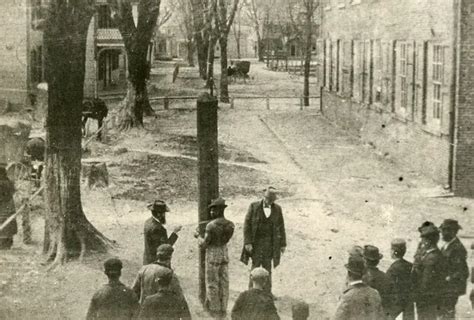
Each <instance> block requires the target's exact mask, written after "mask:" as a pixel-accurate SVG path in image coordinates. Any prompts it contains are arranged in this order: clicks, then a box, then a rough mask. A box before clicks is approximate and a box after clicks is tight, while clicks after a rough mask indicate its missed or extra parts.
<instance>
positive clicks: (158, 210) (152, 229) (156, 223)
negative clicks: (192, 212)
mask: <svg viewBox="0 0 474 320" xmlns="http://www.w3.org/2000/svg"><path fill="white" fill-rule="evenodd" d="M147 208H148V209H149V210H150V211H151V218H149V219H148V220H147V221H146V222H145V228H144V238H145V252H144V253H143V264H144V265H147V264H150V263H153V262H155V261H156V249H157V248H158V247H159V246H160V245H162V244H165V243H166V244H169V245H174V244H175V242H176V240H178V233H179V231H181V228H182V227H181V226H177V227H176V228H174V230H173V232H172V233H171V235H170V236H169V237H168V232H167V231H166V228H165V227H164V225H165V224H166V212H169V211H170V209H169V208H168V206H167V205H166V203H165V202H164V201H163V200H155V201H153V202H152V203H150V204H148V206H147Z"/></svg>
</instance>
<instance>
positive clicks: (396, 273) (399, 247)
mask: <svg viewBox="0 0 474 320" xmlns="http://www.w3.org/2000/svg"><path fill="white" fill-rule="evenodd" d="M406 251H407V243H406V241H405V240H404V239H394V240H392V243H391V254H392V259H394V260H395V261H394V262H393V263H392V265H391V266H390V268H388V270H387V277H388V279H389V281H390V305H389V307H388V308H386V310H385V311H386V313H388V314H389V315H388V319H396V318H397V317H398V315H400V314H401V313H403V319H404V320H409V319H410V320H411V319H414V316H415V315H414V312H415V310H414V304H413V294H412V290H413V281H412V278H411V270H412V268H413V264H412V263H410V262H408V261H407V260H405V259H404V256H405V253H406Z"/></svg>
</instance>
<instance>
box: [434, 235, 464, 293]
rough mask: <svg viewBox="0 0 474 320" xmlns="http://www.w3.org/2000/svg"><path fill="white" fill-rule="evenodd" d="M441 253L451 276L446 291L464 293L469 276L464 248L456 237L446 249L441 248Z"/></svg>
mask: <svg viewBox="0 0 474 320" xmlns="http://www.w3.org/2000/svg"><path fill="white" fill-rule="evenodd" d="M441 253H442V254H443V256H444V257H445V258H446V260H447V272H448V276H449V277H450V278H451V280H450V281H448V282H447V286H446V291H447V293H448V294H450V295H456V296H462V295H464V294H466V286H467V278H469V268H468V266H467V261H466V260H467V251H466V248H464V245H463V244H462V243H461V241H460V240H459V239H458V238H456V239H455V240H454V241H453V242H452V243H450V244H449V246H448V247H447V248H446V249H442V250H441Z"/></svg>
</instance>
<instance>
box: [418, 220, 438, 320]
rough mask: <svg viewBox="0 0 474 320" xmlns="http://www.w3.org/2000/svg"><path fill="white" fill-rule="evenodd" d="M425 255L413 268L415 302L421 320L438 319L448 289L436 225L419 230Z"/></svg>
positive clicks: (428, 225)
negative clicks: (446, 288)
mask: <svg viewBox="0 0 474 320" xmlns="http://www.w3.org/2000/svg"><path fill="white" fill-rule="evenodd" d="M418 230H419V231H420V237H421V239H422V241H423V243H424V245H423V247H424V253H423V256H422V257H421V258H420V261H419V263H418V264H417V265H415V266H414V267H413V271H412V273H413V276H414V279H415V290H414V294H415V302H416V309H417V313H418V319H419V320H425V319H426V320H428V319H430V320H431V319H436V318H437V317H438V315H439V313H440V312H439V311H440V310H441V304H442V299H443V296H444V291H445V287H446V277H447V264H446V260H445V258H444V257H443V254H442V253H441V251H440V250H439V249H438V241H439V230H438V228H437V227H436V226H435V225H434V224H426V223H425V224H423V225H422V226H421V227H420V228H419V229H418Z"/></svg>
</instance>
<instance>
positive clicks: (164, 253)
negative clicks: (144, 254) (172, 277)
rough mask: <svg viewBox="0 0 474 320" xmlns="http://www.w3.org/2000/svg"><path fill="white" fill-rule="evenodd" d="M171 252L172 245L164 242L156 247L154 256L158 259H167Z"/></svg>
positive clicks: (172, 250)
mask: <svg viewBox="0 0 474 320" xmlns="http://www.w3.org/2000/svg"><path fill="white" fill-rule="evenodd" d="M173 252H174V249H173V247H172V246H171V245H169V244H166V243H165V244H162V245H161V246H159V247H158V249H156V257H157V258H158V259H160V260H167V259H170V258H171V256H172V255H173Z"/></svg>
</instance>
